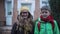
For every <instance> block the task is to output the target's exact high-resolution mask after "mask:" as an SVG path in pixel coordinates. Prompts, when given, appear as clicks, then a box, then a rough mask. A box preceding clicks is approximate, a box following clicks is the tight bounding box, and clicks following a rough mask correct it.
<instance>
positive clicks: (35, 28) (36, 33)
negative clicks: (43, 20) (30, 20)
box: [34, 20, 39, 34]
mask: <svg viewBox="0 0 60 34" xmlns="http://www.w3.org/2000/svg"><path fill="white" fill-rule="evenodd" d="M37 22H38V20H37V21H35V27H34V34H38V33H39V31H38V27H37Z"/></svg>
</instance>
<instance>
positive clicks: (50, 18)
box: [38, 15, 54, 31]
mask: <svg viewBox="0 0 60 34" xmlns="http://www.w3.org/2000/svg"><path fill="white" fill-rule="evenodd" d="M40 18H41V20H43V21H44V22H49V23H51V24H52V29H54V19H53V17H52V16H51V15H49V16H48V17H46V18H43V16H42V15H41V16H40ZM38 30H39V31H40V22H38Z"/></svg>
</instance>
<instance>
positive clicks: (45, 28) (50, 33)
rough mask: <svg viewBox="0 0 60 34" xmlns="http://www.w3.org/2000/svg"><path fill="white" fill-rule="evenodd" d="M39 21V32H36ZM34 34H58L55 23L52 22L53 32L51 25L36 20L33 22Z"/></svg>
mask: <svg viewBox="0 0 60 34" xmlns="http://www.w3.org/2000/svg"><path fill="white" fill-rule="evenodd" d="M39 21H40V31H39V30H38V26H37V24H38V22H39ZM34 34H59V29H58V25H57V22H56V21H55V20H54V30H53V29H52V25H51V23H48V22H47V23H44V21H41V20H40V18H38V19H37V20H36V22H35V29H34Z"/></svg>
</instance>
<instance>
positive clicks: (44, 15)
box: [41, 10, 50, 18]
mask: <svg viewBox="0 0 60 34" xmlns="http://www.w3.org/2000/svg"><path fill="white" fill-rule="evenodd" d="M41 15H42V16H43V18H47V17H48V16H49V15H50V12H49V11H48V10H42V11H41Z"/></svg>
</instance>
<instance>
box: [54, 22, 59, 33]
mask: <svg viewBox="0 0 60 34" xmlns="http://www.w3.org/2000/svg"><path fill="white" fill-rule="evenodd" d="M54 23H55V26H54V34H59V28H58V25H57V22H56V21H54Z"/></svg>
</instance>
